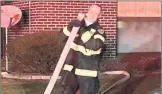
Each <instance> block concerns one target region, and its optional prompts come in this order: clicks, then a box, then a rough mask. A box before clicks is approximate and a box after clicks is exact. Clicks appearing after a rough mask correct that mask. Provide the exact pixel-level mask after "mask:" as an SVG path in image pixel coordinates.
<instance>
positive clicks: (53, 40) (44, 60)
mask: <svg viewBox="0 0 162 94" xmlns="http://www.w3.org/2000/svg"><path fill="white" fill-rule="evenodd" d="M57 35H58V34H57V32H38V33H33V34H28V35H25V36H23V37H18V38H16V39H14V40H12V42H10V43H9V44H8V57H9V61H10V62H11V64H10V65H9V71H12V72H19V73H41V74H48V73H51V72H53V70H54V67H55V65H56V63H57V61H58V59H59V57H60V54H61V51H62V49H63V46H64V44H63V43H61V42H60V41H59V40H58V39H57Z"/></svg>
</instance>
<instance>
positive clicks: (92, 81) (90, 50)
mask: <svg viewBox="0 0 162 94" xmlns="http://www.w3.org/2000/svg"><path fill="white" fill-rule="evenodd" d="M100 15H101V7H100V6H99V5H92V6H91V7H90V8H89V10H88V12H87V13H86V15H84V14H82V13H79V14H78V17H77V19H75V20H72V21H71V22H70V23H69V24H68V25H67V26H66V27H64V28H63V29H62V30H61V32H60V35H59V38H60V39H61V40H62V41H63V42H66V41H67V38H68V37H69V35H70V32H71V30H72V27H73V26H75V27H80V29H79V31H78V34H77V35H76V38H75V40H74V42H73V43H72V45H71V49H70V52H69V54H68V56H67V58H66V61H65V64H64V66H63V69H62V70H63V71H64V72H65V74H64V75H63V78H64V80H63V82H65V83H64V86H65V90H64V92H63V94H75V93H76V92H77V90H78V89H80V93H81V94H96V93H97V92H98V89H99V79H98V71H99V61H100V58H101V56H102V51H103V49H104V47H105V45H104V41H105V37H106V35H105V32H104V30H103V29H102V27H101V26H100V24H99V22H98V19H99V17H100Z"/></svg>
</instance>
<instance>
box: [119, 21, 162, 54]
mask: <svg viewBox="0 0 162 94" xmlns="http://www.w3.org/2000/svg"><path fill="white" fill-rule="evenodd" d="M124 24H125V25H124V27H123V28H121V29H119V31H118V51H119V52H160V51H161V24H160V22H124Z"/></svg>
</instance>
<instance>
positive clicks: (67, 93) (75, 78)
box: [62, 59, 99, 94]
mask: <svg viewBox="0 0 162 94" xmlns="http://www.w3.org/2000/svg"><path fill="white" fill-rule="evenodd" d="M90 61H91V64H90ZM94 62H97V61H96V60H95V59H93V60H91V59H89V60H87V59H82V60H79V62H78V64H79V66H82V65H83V66H84V63H89V64H90V65H92V64H93V63H94ZM85 66H86V65H85ZM89 67H91V66H89ZM75 68H76V67H75ZM75 68H73V70H72V71H71V72H70V71H66V72H65V70H64V72H65V75H64V80H63V83H64V84H63V85H64V91H63V92H62V94H76V92H77V90H78V89H80V93H81V94H96V93H97V92H98V89H99V79H98V77H88V76H81V75H76V74H75Z"/></svg>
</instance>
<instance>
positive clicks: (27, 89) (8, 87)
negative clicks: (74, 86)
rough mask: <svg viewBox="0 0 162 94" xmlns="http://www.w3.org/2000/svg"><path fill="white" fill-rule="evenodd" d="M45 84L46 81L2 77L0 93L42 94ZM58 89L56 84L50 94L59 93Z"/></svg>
mask: <svg viewBox="0 0 162 94" xmlns="http://www.w3.org/2000/svg"><path fill="white" fill-rule="evenodd" d="M47 84H48V81H27V80H15V79H2V94H43V92H44V90H45V89H46V86H47ZM60 90H61V88H60V86H58V85H56V87H55V89H53V91H52V94H59V92H60ZM54 92H55V93H54Z"/></svg>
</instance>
